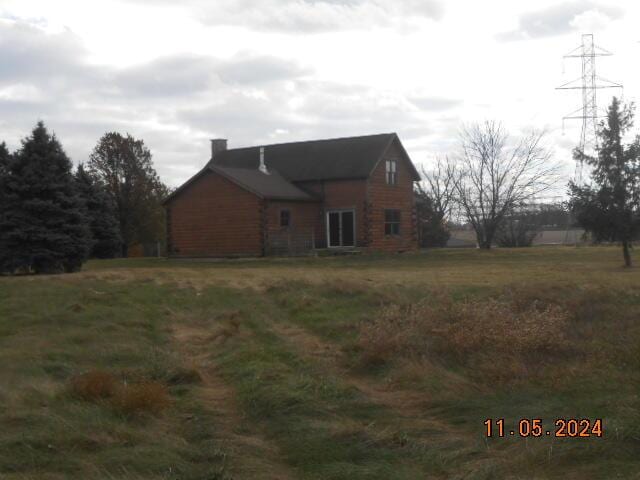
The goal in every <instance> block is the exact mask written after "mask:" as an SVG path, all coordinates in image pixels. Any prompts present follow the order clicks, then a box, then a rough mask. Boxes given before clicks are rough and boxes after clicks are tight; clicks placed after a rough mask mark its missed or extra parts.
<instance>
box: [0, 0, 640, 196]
mask: <svg viewBox="0 0 640 480" xmlns="http://www.w3.org/2000/svg"><path fill="white" fill-rule="evenodd" d="M639 26H640V2H637V1H630V0H629V1H612V0H609V1H606V2H597V1H595V0H594V1H567V2H558V1H546V0H536V1H513V0H506V1H497V0H496V1H492V0H485V1H477V0H447V1H445V0H259V1H258V0H215V1H208V0H182V1H180V2H172V1H171V0H137V1H136V0H132V1H115V0H114V1H108V0H101V1H99V2H98V1H86V0H85V1H71V0H66V1H65V0H56V1H51V0H33V1H31V0H15V1H13V0H0V141H1V140H4V141H6V142H7V144H8V145H9V146H10V148H12V149H13V148H16V147H17V146H18V145H19V143H20V139H21V138H23V137H24V136H25V135H27V134H28V133H29V132H30V130H31V129H32V128H33V126H34V124H35V123H36V122H37V120H39V119H42V120H44V121H45V123H46V124H47V126H48V127H49V128H50V129H51V130H53V131H55V133H56V134H57V135H58V137H59V138H60V140H61V141H62V143H63V145H64V147H65V149H66V150H67V153H68V154H69V155H70V157H71V158H72V159H73V161H74V162H76V163H77V162H82V161H85V160H86V159H87V157H88V155H89V153H90V152H91V150H92V148H93V147H94V145H95V144H96V142H97V140H98V139H99V137H100V136H101V135H102V134H103V133H105V132H107V131H118V132H122V133H126V132H129V133H130V134H132V135H133V136H135V137H138V138H142V139H143V140H144V141H145V143H146V144H147V146H148V147H149V148H150V149H151V151H152V153H153V158H154V162H155V164H156V167H157V170H158V172H159V174H160V176H161V177H162V179H163V180H164V181H165V182H166V183H168V184H169V185H171V186H177V185H179V184H180V183H181V182H183V181H184V180H186V179H187V178H188V177H189V176H191V175H192V174H193V173H195V172H196V171H197V170H198V169H200V168H201V167H202V166H203V165H204V164H205V163H206V161H207V160H208V158H209V141H208V139H209V138H215V137H222V138H227V139H229V146H230V148H233V147H240V146H248V145H260V144H268V143H278V142H286V141H295V140H307V139H315V138H331V137H340V136H349V135H360V134H371V133H381V132H397V133H398V134H399V135H400V138H401V139H402V141H403V142H404V144H405V146H406V148H407V150H408V152H409V154H410V156H411V157H412V159H413V161H414V162H415V163H416V164H419V163H428V162H429V161H430V159H432V158H433V157H434V156H435V155H438V154H443V153H447V152H452V151H454V150H455V148H456V140H457V132H458V131H459V128H460V126H461V125H462V124H464V123H468V122H473V121H477V120H481V119H497V120H501V121H503V122H504V124H505V125H506V126H507V127H508V129H509V130H510V131H511V132H512V133H513V134H514V135H517V134H519V133H521V132H523V131H526V130H528V129H531V128H538V129H543V128H544V129H547V130H548V132H549V133H548V141H549V144H550V145H551V146H552V147H553V148H554V150H555V154H556V158H557V159H558V160H560V161H563V162H565V164H566V171H567V172H572V171H573V169H572V167H571V155H570V149H571V148H572V147H573V146H574V145H575V144H576V142H577V140H578V137H579V124H578V123H576V122H574V123H568V124H567V126H566V129H565V134H564V135H563V132H562V116H563V115H565V114H567V113H569V112H571V111H573V110H575V109H576V108H578V107H579V106H580V96H579V92H578V91H575V92H561V91H557V90H554V87H556V86H558V85H560V84H562V83H564V82H566V81H569V80H572V79H573V78H575V77H578V76H579V75H580V64H579V60H578V61H575V60H574V61H567V62H565V68H564V73H563V62H562V55H563V54H565V53H567V52H569V51H570V50H572V49H573V48H574V47H576V46H578V45H579V44H580V41H581V39H580V36H581V34H582V33H591V32H592V33H594V34H595V40H596V44H598V45H600V46H602V47H604V48H607V49H608V50H611V51H613V52H614V53H615V56H613V57H607V58H602V59H598V60H599V61H598V73H599V74H600V75H601V76H603V77H605V78H608V79H611V80H614V81H619V82H622V83H624V85H625V89H624V98H625V99H626V100H635V99H636V98H637V96H638V94H639V82H638V80H639V75H640V62H639V61H638V60H639V58H640V43H638V42H639V41H640V27H639ZM612 93H613V92H612V91H608V90H602V91H600V92H599V94H600V96H599V104H600V107H601V108H602V109H603V111H604V107H605V106H606V103H607V102H608V100H609V99H610V95H611V94H612Z"/></svg>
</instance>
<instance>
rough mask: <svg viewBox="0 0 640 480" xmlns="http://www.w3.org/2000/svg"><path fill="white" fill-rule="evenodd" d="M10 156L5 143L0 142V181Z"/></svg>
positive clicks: (5, 171) (7, 167)
mask: <svg viewBox="0 0 640 480" xmlns="http://www.w3.org/2000/svg"><path fill="white" fill-rule="evenodd" d="M10 158H11V156H10V155H9V150H8V149H7V144H6V143H4V142H2V143H0V181H1V180H2V178H4V176H5V175H6V174H7V171H8V169H9V159H10Z"/></svg>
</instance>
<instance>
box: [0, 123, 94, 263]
mask: <svg viewBox="0 0 640 480" xmlns="http://www.w3.org/2000/svg"><path fill="white" fill-rule="evenodd" d="M2 192H3V193H2V195H3V198H2V203H1V204H0V271H5V272H7V271H8V272H15V271H16V270H21V271H33V272H35V273H59V272H62V271H65V272H71V271H76V270H78V269H79V268H80V267H81V266H82V263H83V262H84V261H85V260H86V258H87V255H88V253H89V246H90V231H89V227H88V219H87V217H86V214H85V211H84V207H83V202H82V199H81V198H80V196H79V195H78V191H77V186H76V183H75V181H74V178H73V174H72V172H71V161H70V160H69V158H68V157H67V155H66V154H65V152H64V150H63V149H62V146H61V145H60V143H59V142H58V140H57V139H56V137H55V136H52V135H50V134H49V133H48V132H47V129H46V128H45V126H44V124H43V123H42V122H38V124H37V126H36V127H35V128H34V129H33V132H32V134H31V136H29V137H27V138H26V139H24V140H23V141H22V147H21V148H20V149H19V150H18V151H17V152H16V153H15V155H14V158H13V159H12V161H11V162H10V164H9V168H8V175H6V176H5V180H4V182H3V187H2Z"/></svg>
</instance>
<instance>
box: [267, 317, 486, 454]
mask: <svg viewBox="0 0 640 480" xmlns="http://www.w3.org/2000/svg"><path fill="white" fill-rule="evenodd" d="M269 326H270V328H272V330H273V331H274V332H275V333H276V334H277V335H278V336H279V337H280V338H281V339H283V341H285V342H287V344H289V345H290V346H291V347H292V348H293V349H294V350H295V351H296V352H297V354H298V355H300V356H302V357H303V358H306V359H308V360H310V361H312V362H314V363H316V364H319V365H320V366H321V369H322V370H323V371H325V372H328V373H330V374H331V375H332V376H334V377H336V378H339V379H340V381H341V382H343V383H345V384H346V385H348V386H350V387H353V388H355V389H357V390H358V391H359V392H360V393H361V394H363V395H364V396H365V397H366V399H367V400H368V401H370V402H371V403H373V404H374V405H377V406H379V407H382V408H384V409H386V410H388V411H389V412H390V413H391V414H392V416H393V420H394V422H395V423H397V425H398V426H400V427H402V428H403V429H406V430H407V431H414V432H423V433H424V432H430V433H431V434H432V435H435V436H437V437H440V436H446V437H447V438H448V439H449V441H452V442H454V443H457V444H460V445H462V444H469V448H470V450H475V449H474V447H473V444H474V438H475V437H474V436H473V435H470V434H469V433H467V432H464V431H462V430H460V429H457V428H455V427H454V426H452V425H450V424H448V423H447V422H445V421H443V420H440V419H437V418H433V417H427V416H425V413H426V411H427V406H426V403H427V401H426V399H425V397H424V394H421V393H420V392H415V391H410V390H401V389H393V390H391V389H388V388H386V387H385V386H383V385H379V384H376V383H375V382H373V381H371V380H368V379H365V378H362V377H361V376H356V375H354V374H353V373H352V372H350V371H348V369H346V368H344V367H342V366H341V364H342V363H344V354H343V353H342V351H340V349H339V348H338V347H337V346H336V345H334V344H332V343H330V342H327V341H325V340H323V339H321V338H320V337H318V336H317V335H315V334H313V333H311V332H309V331H308V330H306V329H304V328H302V327H298V326H296V325H292V324H283V323H279V322H271V323H270V324H269Z"/></svg>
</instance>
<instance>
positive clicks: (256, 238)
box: [167, 172, 264, 257]
mask: <svg viewBox="0 0 640 480" xmlns="http://www.w3.org/2000/svg"><path fill="white" fill-rule="evenodd" d="M262 203H263V202H262V200H261V199H260V198H258V197H257V196H256V195H254V194H252V193H250V192H247V191H246V190H244V189H242V188H240V187H239V186H237V185H236V184H234V183H233V182H231V181H229V180H227V179H226V178H224V177H221V176H220V175H218V174H216V173H214V172H211V173H207V174H205V175H203V176H202V177H200V178H198V179H197V180H196V181H194V182H193V184H191V185H190V186H189V188H187V189H186V190H184V191H183V192H181V193H180V194H179V195H178V196H176V197H175V198H173V199H172V200H171V201H170V202H169V204H168V205H167V218H168V219H169V222H168V224H167V234H168V238H167V242H168V245H169V246H170V251H169V255H170V256H173V257H225V256H239V255H246V256H259V255H262V254H263V238H262V237H263V235H262V228H263V227H262V225H263V222H264V219H263V205H262Z"/></svg>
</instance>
